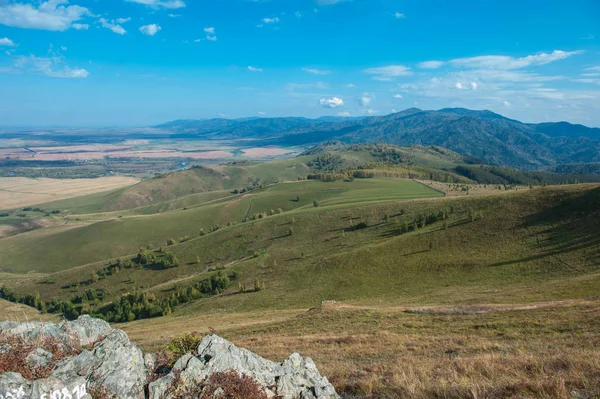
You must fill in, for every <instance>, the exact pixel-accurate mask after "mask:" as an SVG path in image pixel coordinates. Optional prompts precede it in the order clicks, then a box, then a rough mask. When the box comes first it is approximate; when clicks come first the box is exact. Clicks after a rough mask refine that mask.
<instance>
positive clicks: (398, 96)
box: [394, 94, 404, 100]
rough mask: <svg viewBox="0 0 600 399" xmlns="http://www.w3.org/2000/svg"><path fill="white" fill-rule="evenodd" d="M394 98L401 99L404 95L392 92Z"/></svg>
mask: <svg viewBox="0 0 600 399" xmlns="http://www.w3.org/2000/svg"><path fill="white" fill-rule="evenodd" d="M394 98H396V99H398V100H400V99H402V98H404V97H403V96H402V94H394Z"/></svg>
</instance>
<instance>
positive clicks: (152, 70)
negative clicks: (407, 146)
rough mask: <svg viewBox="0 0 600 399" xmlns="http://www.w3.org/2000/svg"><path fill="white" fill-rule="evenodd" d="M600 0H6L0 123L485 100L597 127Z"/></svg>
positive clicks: (480, 105)
mask: <svg viewBox="0 0 600 399" xmlns="http://www.w3.org/2000/svg"><path fill="white" fill-rule="evenodd" d="M599 40H600V2H599V1H598V0H571V1H564V0H561V1H558V0H544V1H541V0H525V1H523V0H519V1H514V0H395V1H394V0H263V1H261V0H70V1H66V0H48V1H41V0H38V1H31V0H0V88H1V90H0V125H3V126H32V125H36V126H44V125H46V126H119V125H120V126H144V125H151V124H156V123H160V122H164V121H168V120H172V119H179V118H211V117H219V116H224V117H242V116H308V117H319V116H322V115H341V116H345V115H348V116H358V115H384V114H388V113H391V112H394V111H395V110H397V111H400V110H403V109H406V108H410V107H418V108H422V109H439V108H444V107H467V108H473V109H490V110H493V111H496V112H498V113H501V114H503V115H506V116H509V117H513V118H517V119H520V120H523V121H527V122H539V121H556V120H568V121H571V122H577V123H583V124H587V125H591V126H600V44H599Z"/></svg>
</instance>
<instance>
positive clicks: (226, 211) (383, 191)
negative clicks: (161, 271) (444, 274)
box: [0, 179, 441, 273]
mask: <svg viewBox="0 0 600 399" xmlns="http://www.w3.org/2000/svg"><path fill="white" fill-rule="evenodd" d="M363 192H364V193H363ZM440 195H441V194H439V193H438V192H435V191H433V190H431V189H428V188H426V187H424V186H422V185H420V184H418V183H415V182H412V181H402V180H392V179H372V180H356V181H354V182H352V183H345V182H335V183H322V182H316V181H314V182H313V181H307V182H295V183H289V184H281V185H276V186H272V187H269V188H267V189H265V190H261V191H260V192H255V193H251V194H247V195H238V196H235V197H230V199H229V200H228V201H226V202H219V201H217V202H210V201H209V202H207V203H205V204H204V205H202V206H196V207H192V208H188V209H186V210H183V209H181V210H178V211H174V212H165V213H159V214H152V215H133V216H125V217H122V218H118V217H115V216H114V215H115V214H114V213H111V214H110V217H111V218H110V219H106V220H100V221H96V222H93V223H92V222H91V221H89V222H88V223H83V221H85V220H84V219H85V217H82V218H81V219H82V222H81V223H79V226H78V227H76V228H73V229H65V230H64V231H62V232H58V231H56V230H53V231H47V232H46V233H47V234H46V235H44V236H43V238H41V239H38V237H39V235H40V233H37V232H33V233H37V235H35V234H30V233H27V234H21V235H18V236H15V237H11V238H9V239H6V240H1V241H0V264H2V267H3V269H4V270H5V271H11V272H20V273H22V272H27V271H31V270H40V265H42V264H43V265H44V268H43V270H44V271H46V272H56V271H60V270H65V269H68V268H71V267H75V266H79V265H84V264H88V263H94V262H98V261H101V260H104V259H109V258H114V257H118V256H123V255H126V254H132V253H135V252H137V250H138V249H139V248H140V247H145V246H146V245H152V246H153V247H155V248H157V247H159V246H164V245H166V241H167V239H169V238H174V239H178V238H179V237H183V236H190V237H198V235H199V232H200V229H204V230H205V231H208V230H209V229H210V228H211V227H212V226H214V225H223V224H227V223H229V222H231V223H233V222H237V223H241V221H242V220H243V219H244V217H245V216H247V215H251V214H254V213H260V212H270V210H271V209H274V210H276V209H278V208H281V209H283V210H284V211H286V212H288V211H291V210H293V209H298V208H305V207H306V208H310V207H312V203H313V200H314V199H317V200H319V201H323V203H324V205H326V204H327V201H329V200H331V201H332V203H333V204H335V203H340V202H343V200H339V201H337V202H336V200H335V199H336V197H339V196H343V197H344V196H345V198H352V196H355V197H356V198H357V199H359V200H360V201H362V202H368V203H373V202H386V201H392V200H398V199H409V198H419V197H422V196H430V197H435V196H440ZM196 196H197V195H196ZM297 196H299V197H300V201H299V202H296V201H295V199H296V197H297ZM73 223H78V222H77V221H72V220H71V221H69V222H68V224H73ZM33 243H35V244H33ZM195 257H196V255H194V257H193V258H194V259H195ZM190 261H191V259H190Z"/></svg>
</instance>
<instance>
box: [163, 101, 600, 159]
mask: <svg viewBox="0 0 600 399" xmlns="http://www.w3.org/2000/svg"><path fill="white" fill-rule="evenodd" d="M158 127H159V128H162V129H168V130H171V131H175V132H177V133H180V134H187V135H194V136H200V137H205V138H207V139H240V138H252V139H258V140H261V141H262V143H263V144H272V145H308V144H314V143H319V142H323V141H329V140H339V141H342V142H345V143H366V142H387V143H390V144H396V145H402V146H410V145H436V146H440V147H445V148H448V149H450V150H453V151H456V152H458V153H460V154H462V155H465V156H472V157H476V158H480V159H483V160H485V161H486V162H487V163H490V164H493V165H500V166H512V167H517V168H522V169H540V168H543V167H547V166H552V165H557V164H566V163H588V162H600V129H595V128H588V127H585V126H582V125H572V124H570V123H567V122H558V123H542V124H526V123H522V122H519V121H517V120H513V119H509V118H505V117H504V116H502V115H499V114H496V113H494V112H491V111H486V110H484V111H475V110H469V109H464V108H445V109H441V110H438V111H423V110H420V109H418V108H410V109H407V110H404V111H402V112H398V113H394V114H390V115H385V116H371V117H364V118H359V119H357V118H343V119H341V118H335V117H326V118H320V119H316V120H315V119H306V118H256V119H250V120H248V119H246V120H239V119H238V120H229V119H211V120H206V121H175V122H170V123H168V124H165V125H161V126H158Z"/></svg>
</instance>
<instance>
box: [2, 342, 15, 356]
mask: <svg viewBox="0 0 600 399" xmlns="http://www.w3.org/2000/svg"><path fill="white" fill-rule="evenodd" d="M10 351H12V346H10V345H9V344H0V355H3V354H5V353H10Z"/></svg>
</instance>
